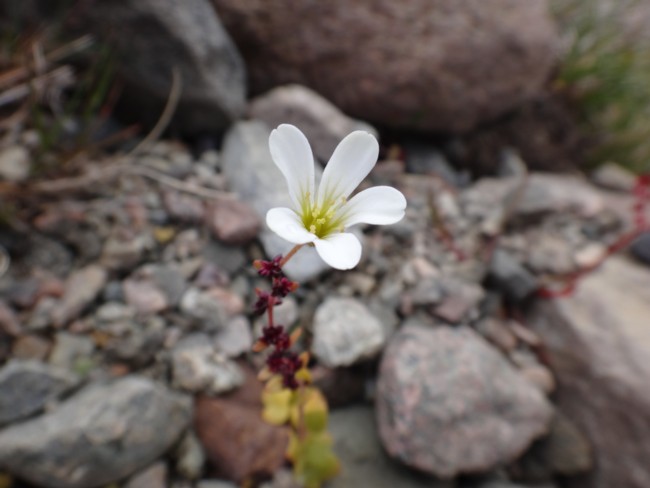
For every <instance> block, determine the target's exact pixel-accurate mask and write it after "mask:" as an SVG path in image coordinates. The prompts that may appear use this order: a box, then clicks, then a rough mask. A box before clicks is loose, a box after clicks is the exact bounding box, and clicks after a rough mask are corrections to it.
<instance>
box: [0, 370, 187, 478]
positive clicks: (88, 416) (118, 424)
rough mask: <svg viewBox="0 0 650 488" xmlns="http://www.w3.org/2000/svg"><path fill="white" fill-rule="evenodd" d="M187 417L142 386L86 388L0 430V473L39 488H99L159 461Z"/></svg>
mask: <svg viewBox="0 0 650 488" xmlns="http://www.w3.org/2000/svg"><path fill="white" fill-rule="evenodd" d="M190 418H191V405H190V402H189V401H187V400H186V399H184V398H182V397H181V396H180V395H178V394H175V393H172V392H170V391H169V390H167V389H166V388H165V387H163V386H161V385H159V384H156V383H153V382H151V381H150V380H148V379H145V378H142V377H137V376H127V377H124V378H121V379H119V380H115V381H113V382H111V383H107V384H95V385H91V386H89V387H88V388H86V389H84V390H83V391H81V392H80V393H78V394H77V395H75V396H74V397H72V398H70V399H69V400H67V401H66V402H64V403H63V404H61V406H60V407H59V408H57V409H56V410H54V411H53V412H51V413H48V414H45V415H43V416H41V417H38V418H36V419H34V420H29V421H26V422H24V423H21V424H17V425H14V426H11V427H9V428H7V429H4V430H2V431H0V468H1V469H2V470H4V471H5V472H7V473H10V474H11V475H13V476H16V477H18V478H21V479H24V480H26V481H29V482H30V483H33V484H35V485H37V486H42V487H44V488H93V487H99V486H104V485H106V484H108V483H112V482H114V481H117V480H120V479H123V478H125V477H127V476H129V475H130V474H133V473H135V472H137V471H139V470H141V469H143V468H145V467H146V466H148V465H150V464H151V463H152V462H153V461H154V460H155V459H157V458H158V457H159V456H161V455H162V454H164V453H165V452H166V451H167V449H169V447H171V446H172V445H173V443H174V442H176V441H177V440H178V438H179V437H180V435H181V433H182V432H183V430H184V429H185V428H186V426H187V425H188V423H189V421H190Z"/></svg>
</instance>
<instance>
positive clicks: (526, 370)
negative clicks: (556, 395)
mask: <svg viewBox="0 0 650 488" xmlns="http://www.w3.org/2000/svg"><path fill="white" fill-rule="evenodd" d="M520 373H521V375H522V376H523V377H524V378H526V379H527V380H528V381H530V383H531V384H532V385H535V386H536V387H537V388H539V390H540V391H541V392H543V393H544V394H546V395H550V394H551V393H553V392H554V391H555V387H556V383H555V377H554V376H553V373H551V372H550V371H549V369H548V368H547V367H546V366H543V365H541V364H535V365H527V366H524V367H522V368H521V370H520Z"/></svg>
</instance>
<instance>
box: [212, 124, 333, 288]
mask: <svg viewBox="0 0 650 488" xmlns="http://www.w3.org/2000/svg"><path fill="white" fill-rule="evenodd" d="M270 134H271V129H270V128H269V127H267V126H266V124H264V123H263V122H258V121H251V122H238V123H236V124H235V125H234V126H233V127H232V128H231V129H230V130H229V131H228V133H227V134H226V136H225V138H224V141H223V152H222V169H223V173H224V175H225V176H226V178H227V179H228V183H229V184H230V187H231V189H232V190H233V191H235V192H236V193H237V194H238V195H239V198H241V199H242V200H243V201H245V202H248V203H249V204H250V205H251V206H252V207H253V208H254V209H255V211H256V212H257V215H258V217H259V218H260V219H265V218H266V212H268V211H269V210H270V209H271V208H273V207H287V206H290V205H291V203H290V199H289V193H288V191H287V182H286V181H285V179H284V177H283V176H282V173H280V170H279V169H278V168H277V167H276V166H275V163H273V159H272V158H271V152H270V150H269V136H270ZM319 177H320V171H318V169H316V178H317V179H318V178H319ZM260 239H261V241H262V244H263V245H264V250H265V251H266V255H267V256H269V257H275V256H277V255H278V254H285V253H287V252H288V251H289V250H290V249H291V248H292V247H293V244H291V243H288V242H286V241H285V240H284V239H282V238H281V237H279V236H277V235H276V234H274V233H273V232H271V230H270V229H268V228H267V227H266V226H264V227H263V229H262V231H261V233H260ZM327 269H329V266H327V265H326V264H325V263H324V262H323V261H322V260H321V259H320V258H319V257H318V255H317V254H316V251H315V249H312V248H305V249H301V250H300V252H299V253H298V254H296V256H295V257H294V258H292V259H291V261H289V262H288V263H287V266H286V267H285V271H286V273H287V275H288V276H289V277H290V278H291V279H293V280H296V281H299V282H301V283H304V282H306V281H309V280H310V279H313V278H315V277H316V276H318V275H319V274H321V273H322V272H323V271H325V270H327Z"/></svg>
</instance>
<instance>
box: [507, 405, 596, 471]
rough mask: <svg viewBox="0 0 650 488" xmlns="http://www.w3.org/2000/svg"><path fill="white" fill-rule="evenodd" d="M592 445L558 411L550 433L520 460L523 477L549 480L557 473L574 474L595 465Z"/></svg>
mask: <svg viewBox="0 0 650 488" xmlns="http://www.w3.org/2000/svg"><path fill="white" fill-rule="evenodd" d="M592 457H593V456H592V452H591V446H590V445H589V441H587V439H585V437H584V435H583V434H582V433H581V432H580V431H579V430H578V429H577V428H576V426H575V425H574V424H573V422H571V421H570V420H569V419H567V418H566V417H565V416H564V415H563V414H561V413H559V412H558V413H556V414H555V416H554V418H553V422H551V429H550V432H549V433H548V435H547V436H545V437H543V438H542V439H540V440H538V441H536V442H535V443H534V444H533V446H532V447H531V448H530V450H529V451H528V452H527V453H526V454H525V455H524V456H523V457H522V458H521V459H520V460H519V461H518V462H517V471H518V472H519V473H518V475H519V477H520V478H523V479H526V480H529V481H548V480H550V479H552V478H553V476H554V475H561V476H575V475H578V474H582V473H586V472H588V471H589V470H591V469H592V467H593V459H592Z"/></svg>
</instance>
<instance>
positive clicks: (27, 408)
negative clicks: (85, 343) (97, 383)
mask: <svg viewBox="0 0 650 488" xmlns="http://www.w3.org/2000/svg"><path fill="white" fill-rule="evenodd" d="M78 383H79V378H77V376H76V375H74V374H72V373H70V372H68V371H66V370H64V369H59V368H55V367H52V366H49V365H47V364H45V363H41V362H39V361H21V360H13V361H10V362H9V363H7V364H6V365H5V366H3V368H2V369H0V426H3V425H6V424H9V423H12V422H15V421H17V420H23V419H25V418H27V417H29V416H31V415H33V414H35V413H38V412H40V411H41V410H43V409H44V408H45V407H46V406H47V405H48V404H49V403H51V402H54V401H55V400H57V399H58V398H59V397H60V396H61V395H63V394H64V393H66V392H68V391H69V390H71V389H72V388H74V387H75V386H76V385H77V384H78Z"/></svg>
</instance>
